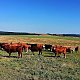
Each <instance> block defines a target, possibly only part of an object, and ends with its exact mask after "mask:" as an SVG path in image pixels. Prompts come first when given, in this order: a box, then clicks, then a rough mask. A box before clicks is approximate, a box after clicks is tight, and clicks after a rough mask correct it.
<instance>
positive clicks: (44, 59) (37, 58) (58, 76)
mask: <svg viewBox="0 0 80 80" xmlns="http://www.w3.org/2000/svg"><path fill="white" fill-rule="evenodd" d="M0 42H9V43H10V42H26V43H41V44H52V45H55V44H56V45H62V46H71V47H72V48H74V47H75V46H79V48H80V38H79V37H62V36H48V35H43V36H34V35H25V36H24V35H10V36H8V35H6V36H5V35H4V36H0ZM79 50H80V49H79ZM61 56H63V54H61ZM0 80H80V51H79V52H78V53H75V52H73V53H67V58H66V59H64V58H63V57H58V58H55V57H54V54H53V53H51V52H46V51H43V54H42V55H38V52H35V55H32V53H31V52H29V53H25V52H23V58H20V59H18V58H17V53H12V54H11V57H10V58H9V57H8V53H6V52H5V51H1V50H0Z"/></svg>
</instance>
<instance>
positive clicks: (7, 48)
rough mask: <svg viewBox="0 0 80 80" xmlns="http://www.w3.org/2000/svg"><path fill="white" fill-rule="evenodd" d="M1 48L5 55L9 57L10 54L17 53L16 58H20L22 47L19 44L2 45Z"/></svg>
mask: <svg viewBox="0 0 80 80" xmlns="http://www.w3.org/2000/svg"><path fill="white" fill-rule="evenodd" d="M2 48H3V49H4V51H6V52H7V53H9V57H10V55H11V53H12V52H18V58H20V57H21V58H22V46H21V45H20V44H14V43H12V44H9V43H7V44H3V45H2Z"/></svg>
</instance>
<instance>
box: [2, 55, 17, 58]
mask: <svg viewBox="0 0 80 80" xmlns="http://www.w3.org/2000/svg"><path fill="white" fill-rule="evenodd" d="M1 57H4V58H18V57H17V56H10V57H9V56H3V55H2V56H1Z"/></svg>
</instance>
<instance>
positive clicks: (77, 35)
mask: <svg viewBox="0 0 80 80" xmlns="http://www.w3.org/2000/svg"><path fill="white" fill-rule="evenodd" d="M0 35H38V36H39V35H43V34H38V33H26V32H4V31H0ZM47 35H51V36H72V37H80V34H50V33H47Z"/></svg>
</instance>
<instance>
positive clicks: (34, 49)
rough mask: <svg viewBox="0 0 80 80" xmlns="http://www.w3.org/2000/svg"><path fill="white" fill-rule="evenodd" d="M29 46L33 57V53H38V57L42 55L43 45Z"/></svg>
mask: <svg viewBox="0 0 80 80" xmlns="http://www.w3.org/2000/svg"><path fill="white" fill-rule="evenodd" d="M29 45H31V47H30V50H31V52H32V53H33V55H34V52H39V55H40V54H42V49H43V44H29Z"/></svg>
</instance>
